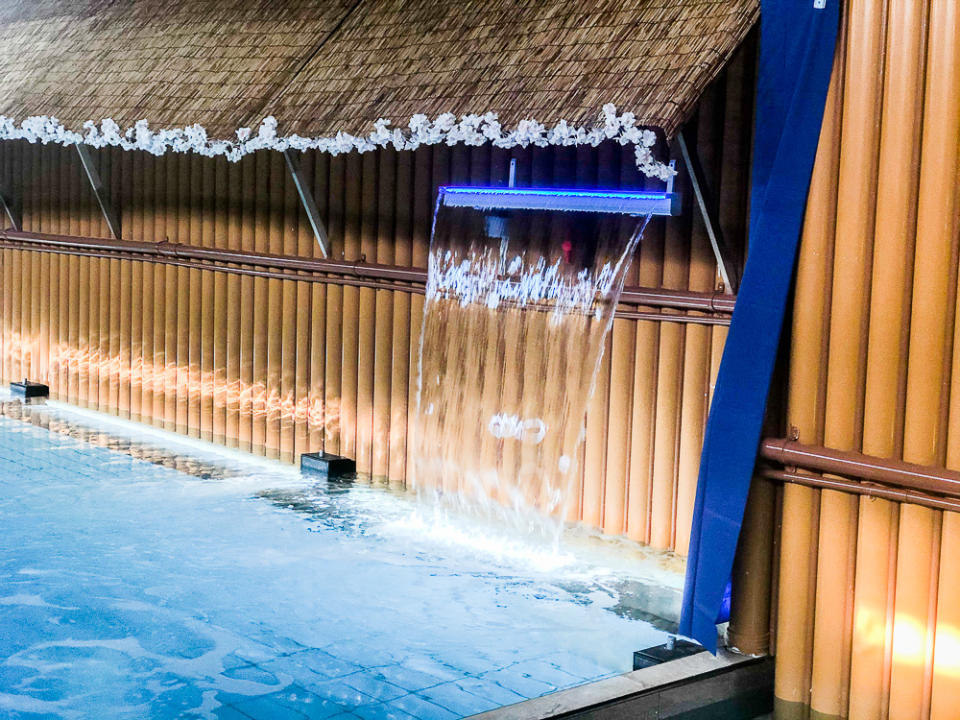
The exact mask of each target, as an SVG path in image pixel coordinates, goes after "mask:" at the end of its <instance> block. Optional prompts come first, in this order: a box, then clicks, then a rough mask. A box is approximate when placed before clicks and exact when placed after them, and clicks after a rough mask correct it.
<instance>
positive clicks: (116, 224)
mask: <svg viewBox="0 0 960 720" xmlns="http://www.w3.org/2000/svg"><path fill="white" fill-rule="evenodd" d="M74 147H75V148H77V155H79V156H80V164H81V165H83V170H84V172H85V173H87V180H89V181H90V187H91V188H92V189H93V195H94V197H96V198H97V203H98V204H99V205H100V212H101V213H103V219H104V220H106V221H107V227H108V228H110V235H112V236H113V239H114V240H119V239H120V218H119V217H118V216H117V214H116V212H114V209H113V205H111V204H110V198H109V197H108V195H107V191H106V189H105V188H104V187H103V181H102V180H101V179H100V173H99V172H97V166H96V165H94V163H93V158H91V157H90V152H89V151H88V150H87V147H86V145H82V144H80V143H76V144H75V145H74Z"/></svg>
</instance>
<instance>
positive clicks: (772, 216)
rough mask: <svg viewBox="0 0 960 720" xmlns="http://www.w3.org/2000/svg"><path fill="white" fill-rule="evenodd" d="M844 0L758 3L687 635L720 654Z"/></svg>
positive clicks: (687, 595)
mask: <svg viewBox="0 0 960 720" xmlns="http://www.w3.org/2000/svg"><path fill="white" fill-rule="evenodd" d="M839 18H840V0H762V2H761V13H760V62H759V74H758V78H757V103H756V109H757V110H756V128H755V133H754V160H753V169H752V174H751V186H752V190H751V198H752V200H751V213H750V252H749V256H748V259H747V266H746V269H745V272H744V275H743V282H742V283H741V286H740V290H739V292H738V294H737V304H736V309H735V310H734V313H733V318H732V321H731V323H730V332H729V335H728V337H727V342H726V349H725V350H724V353H723V359H722V361H721V363H720V371H719V374H718V376H717V385H716V389H715V391H714V397H713V403H712V406H711V408H710V418H709V420H708V423H707V430H706V438H705V440H704V444H703V455H702V459H701V463H700V477H699V481H698V484H697V499H696V505H695V508H694V520H693V527H692V528H691V531H690V551H689V555H688V560H687V577H686V583H685V586H684V592H683V611H682V616H681V620H680V634H682V635H686V636H688V637H692V638H694V639H695V640H697V641H698V642H700V643H701V644H702V645H703V646H704V647H706V648H707V649H709V650H711V651H712V652H716V649H717V627H716V622H717V614H718V611H719V609H720V606H721V603H722V602H723V596H724V590H725V589H726V587H727V583H728V581H729V579H730V572H731V569H732V567H733V557H734V553H735V551H736V548H737V539H738V537H739V534H740V525H741V523H742V522H743V512H744V507H745V506H746V502H747V491H748V490H749V489H750V479H751V477H752V475H753V467H754V463H755V461H756V454H757V445H758V443H759V441H760V431H761V426H762V423H763V416H764V411H765V408H766V401H767V394H768V391H769V388H770V377H771V374H772V373H773V365H774V361H775V358H776V353H777V345H778V343H779V339H780V330H781V326H782V324H783V316H784V309H785V306H786V302H787V296H788V294H789V290H790V284H791V281H792V278H793V268H794V263H795V260H796V254H797V246H798V244H799V240H800V230H801V225H802V223H803V215H804V208H805V205H806V199H807V190H808V188H809V184H810V175H811V173H812V171H813V161H814V156H815V155H816V150H817V141H818V139H819V135H820V124H821V122H822V120H823V108H824V103H825V102H826V95H827V86H828V85H829V82H830V69H831V66H832V64H833V55H834V52H835V50H836V39H837V29H838V26H839Z"/></svg>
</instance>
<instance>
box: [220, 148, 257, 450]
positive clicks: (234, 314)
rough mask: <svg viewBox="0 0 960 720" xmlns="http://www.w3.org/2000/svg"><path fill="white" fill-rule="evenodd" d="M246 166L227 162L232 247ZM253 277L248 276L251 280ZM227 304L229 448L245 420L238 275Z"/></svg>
mask: <svg viewBox="0 0 960 720" xmlns="http://www.w3.org/2000/svg"><path fill="white" fill-rule="evenodd" d="M243 167H244V163H243V161H241V162H236V163H227V169H226V173H227V189H226V193H227V195H226V203H227V204H226V209H225V213H226V223H227V226H226V242H227V247H228V248H229V249H231V250H240V249H241V233H242V228H241V225H242V221H243V214H244V207H243V201H244V198H245V192H246V190H245V188H244V185H243ZM249 279H251V278H248V280H249ZM226 280H227V306H226V313H227V318H226V333H227V337H226V350H225V354H226V357H225V360H226V379H225V382H226V398H225V404H226V408H225V411H224V412H225V414H226V422H225V429H224V435H225V442H226V445H227V447H237V445H238V443H239V440H240V427H241V423H242V419H241V414H240V393H241V391H242V389H243V387H242V385H241V373H240V368H241V363H242V359H243V344H242V335H241V326H242V324H241V317H242V316H243V313H244V310H245V307H246V306H245V305H244V303H243V299H242V294H241V290H242V287H243V282H242V280H241V278H239V277H237V276H236V275H228V276H227V278H226Z"/></svg>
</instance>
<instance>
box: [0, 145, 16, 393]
mask: <svg viewBox="0 0 960 720" xmlns="http://www.w3.org/2000/svg"><path fill="white" fill-rule="evenodd" d="M14 145H16V143H15V142H5V143H0V179H2V180H3V185H4V187H7V188H9V187H11V184H12V172H11V170H12V168H11V165H12V163H11V150H12V146H14ZM0 258H2V273H3V275H2V276H3V285H2V287H0V293H2V298H3V315H2V322H3V336H2V338H0V343H2V346H0V347H2V353H0V373H2V378H0V381H2V382H4V383H9V382H10V381H11V379H12V378H13V374H12V372H11V364H12V362H11V352H12V347H13V309H12V306H13V267H12V263H13V253H12V252H11V251H10V250H0Z"/></svg>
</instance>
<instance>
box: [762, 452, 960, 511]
mask: <svg viewBox="0 0 960 720" xmlns="http://www.w3.org/2000/svg"><path fill="white" fill-rule="evenodd" d="M760 457H762V458H763V459H764V460H767V461H770V462H774V463H777V464H779V465H783V466H784V467H786V468H802V469H803V470H812V471H814V472H819V473H829V474H831V475H843V476H846V477H850V478H856V479H858V480H865V481H868V482H874V483H878V484H880V485H886V486H890V487H895V488H899V489H901V490H904V491H907V492H908V494H909V493H911V492H914V491H915V492H919V493H931V494H933V495H941V496H947V497H951V498H960V472H956V471H954V470H948V469H946V468H940V467H931V466H927V465H915V464H913V463H906V462H902V461H900V460H892V459H888V458H878V457H874V456H872V455H862V454H861V453H856V452H847V451H843V450H833V449H831V448H824V447H817V446H813V445H803V444H801V443H799V442H796V441H794V440H789V439H786V438H767V439H765V440H763V441H762V442H761V443H760ZM824 480H826V479H824ZM829 481H830V482H833V479H832V478H830V479H829ZM854 485H856V486H857V487H860V488H863V487H867V486H865V485H862V484H861V483H854ZM848 487H849V486H848ZM860 494H865V493H860ZM901 494H902V493H901ZM902 501H903V502H913V501H912V500H902Z"/></svg>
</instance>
